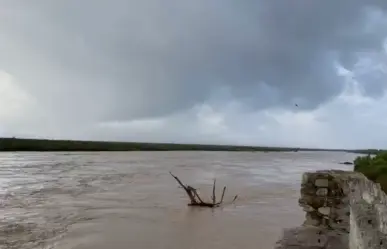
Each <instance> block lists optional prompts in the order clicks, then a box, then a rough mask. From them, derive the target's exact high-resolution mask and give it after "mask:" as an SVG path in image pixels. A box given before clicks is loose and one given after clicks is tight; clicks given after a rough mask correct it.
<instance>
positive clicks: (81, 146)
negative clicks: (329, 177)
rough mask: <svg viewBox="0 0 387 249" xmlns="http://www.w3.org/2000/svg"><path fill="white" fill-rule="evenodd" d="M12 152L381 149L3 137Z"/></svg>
mask: <svg viewBox="0 0 387 249" xmlns="http://www.w3.org/2000/svg"><path fill="white" fill-rule="evenodd" d="M1 151H3V152H6V151H8V152H11V151H245V152H297V151H337V152H351V153H362V154H375V153H377V152H379V151H380V150H376V149H363V150H345V149H313V148H291V147H264V146H235V145H210V144H176V143H140V142H110V141H81V140H51V139H27V138H0V152H1Z"/></svg>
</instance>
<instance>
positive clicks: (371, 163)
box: [354, 152, 387, 193]
mask: <svg viewBox="0 0 387 249" xmlns="http://www.w3.org/2000/svg"><path fill="white" fill-rule="evenodd" d="M354 170H355V171H357V172H360V173H363V174H364V175H365V176H366V177H367V178H368V179H370V180H371V181H374V182H377V183H380V185H381V187H382V189H383V191H384V192H386V193H387V152H381V153H378V154H376V155H375V156H373V157H372V156H370V155H367V156H359V157H357V158H356V159H355V161H354Z"/></svg>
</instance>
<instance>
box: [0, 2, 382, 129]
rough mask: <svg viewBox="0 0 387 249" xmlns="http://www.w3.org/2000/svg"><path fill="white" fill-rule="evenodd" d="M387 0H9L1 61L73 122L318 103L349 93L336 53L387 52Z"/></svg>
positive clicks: (374, 92) (374, 90) (351, 58)
mask: <svg viewBox="0 0 387 249" xmlns="http://www.w3.org/2000/svg"><path fill="white" fill-rule="evenodd" d="M386 5H387V2H386V1H382V0H370V1H362V0H342V1H333V0H326V1H305V0H293V1H273V0H259V1H231V0H226V1H225V0H222V1H221V0H214V1H204V0H197V1H171V0H169V1H167V0H163V1H161V0H152V1H139V0H111V1H103V0H84V1H77V0H56V1H49V0H40V1H38V0H37V1H27V0H24V1H10V0H8V1H7V0H4V1H2V3H0V9H2V12H3V17H2V19H3V20H1V22H0V31H1V34H2V36H1V38H0V43H1V42H2V45H0V54H1V57H0V68H4V69H5V70H6V71H8V72H10V73H12V74H14V75H16V77H17V78H18V79H19V81H18V82H19V84H21V85H22V86H23V88H24V89H27V91H28V92H29V93H31V94H32V95H33V96H35V97H36V98H37V99H38V100H39V101H40V102H41V103H42V105H43V106H44V107H45V108H46V109H47V110H48V111H51V112H52V113H56V115H58V116H59V118H62V119H63V122H64V123H65V122H70V121H69V119H70V118H71V119H73V120H78V122H81V121H82V122H94V121H101V120H104V121H106V120H131V119H136V118H143V117H154V116H163V115H169V114H172V113H175V112H179V111H182V110H185V109H188V108H191V107H193V106H194V105H195V104H197V103H200V102H204V101H210V100H212V98H216V101H218V103H219V104H220V105H221V104H222V103H223V102H227V101H228V100H230V99H237V100H238V101H240V102H242V103H244V104H245V106H246V107H248V108H250V110H258V109H264V108H268V107H273V106H279V107H288V106H293V104H294V102H298V103H302V105H301V108H302V109H314V108H316V107H317V106H318V105H320V104H321V103H324V102H326V101H329V100H330V99H331V98H333V97H334V96H336V95H338V94H339V93H341V91H342V89H343V86H344V85H343V83H342V78H340V77H339V76H338V75H337V74H336V69H335V67H334V62H335V61H338V62H340V63H342V64H343V65H344V66H345V67H347V68H349V69H352V68H353V67H354V66H355V64H356V62H357V61H358V53H360V52H362V53H367V54H369V53H371V54H372V53H377V52H379V51H381V49H382V42H383V39H384V38H385V37H386V35H387V34H386V33H387V29H386V28H385V27H386V22H385V20H384V19H383V17H384V16H383V15H382V14H381V13H383V11H384V10H385V8H386ZM379 73H381V74H382V76H381V77H382V78H383V75H384V73H383V72H380V71H379ZM367 75H368V76H367ZM373 77H375V76H374V74H372V76H370V74H369V73H368V74H367V73H364V74H362V75H361V77H359V79H361V80H364V81H372V82H375V83H372V84H371V83H370V84H366V85H365V87H364V89H365V93H366V94H369V95H370V96H374V97H378V93H380V92H382V89H384V87H385V84H383V83H381V82H382V81H381V80H379V79H374V78H373ZM379 78H380V77H379ZM371 86H372V87H371ZM219 89H226V92H227V93H225V94H223V92H222V94H219V91H220V90H219ZM214 96H215V97H214ZM79 120H81V121H79Z"/></svg>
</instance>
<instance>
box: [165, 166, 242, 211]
mask: <svg viewBox="0 0 387 249" xmlns="http://www.w3.org/2000/svg"><path fill="white" fill-rule="evenodd" d="M169 174H171V176H172V177H173V178H175V180H176V181H177V182H178V183H179V185H180V186H181V187H182V188H183V189H184V190H185V192H186V193H187V195H188V197H189V199H190V201H191V202H190V203H189V204H188V206H199V207H210V208H215V207H219V206H220V205H222V203H223V199H224V194H225V192H226V186H225V187H224V188H223V192H222V197H221V199H220V201H219V202H217V201H216V194H215V185H216V180H215V179H214V185H213V187H212V203H210V202H205V201H203V200H202V198H201V197H200V196H199V194H198V192H197V189H195V188H193V187H191V186H189V185H184V184H183V183H182V182H181V181H180V179H179V178H178V177H177V176H175V175H173V174H172V172H169ZM237 198H238V195H236V196H235V197H234V199H233V201H232V202H231V203H234V202H235V200H236V199H237Z"/></svg>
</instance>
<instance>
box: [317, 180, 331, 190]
mask: <svg viewBox="0 0 387 249" xmlns="http://www.w3.org/2000/svg"><path fill="white" fill-rule="evenodd" d="M314 185H316V186H317V187H320V188H327V187H328V186H329V181H328V179H316V181H315V182H314Z"/></svg>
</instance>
